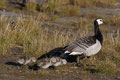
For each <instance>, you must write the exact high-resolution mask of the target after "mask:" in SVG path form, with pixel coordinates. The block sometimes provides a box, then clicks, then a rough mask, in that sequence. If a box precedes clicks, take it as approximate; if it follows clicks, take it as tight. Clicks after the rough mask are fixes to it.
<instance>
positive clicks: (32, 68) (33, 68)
mask: <svg viewBox="0 0 120 80" xmlns="http://www.w3.org/2000/svg"><path fill="white" fill-rule="evenodd" d="M28 69H30V70H33V71H37V70H38V69H39V67H38V66H37V64H34V65H32V66H28Z"/></svg>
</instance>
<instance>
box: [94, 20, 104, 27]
mask: <svg viewBox="0 0 120 80" xmlns="http://www.w3.org/2000/svg"><path fill="white" fill-rule="evenodd" d="M103 23H104V21H103V19H96V20H95V21H94V24H95V25H98V26H99V25H101V24H103Z"/></svg>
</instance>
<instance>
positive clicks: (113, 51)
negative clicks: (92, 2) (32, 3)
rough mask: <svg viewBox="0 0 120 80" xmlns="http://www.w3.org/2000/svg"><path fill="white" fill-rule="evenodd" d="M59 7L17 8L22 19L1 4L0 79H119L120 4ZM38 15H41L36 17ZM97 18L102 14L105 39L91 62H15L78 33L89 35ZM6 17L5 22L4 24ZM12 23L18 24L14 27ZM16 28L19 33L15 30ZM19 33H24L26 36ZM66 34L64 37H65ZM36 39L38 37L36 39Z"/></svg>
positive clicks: (78, 35)
mask: <svg viewBox="0 0 120 80" xmlns="http://www.w3.org/2000/svg"><path fill="white" fill-rule="evenodd" d="M66 10H67V12H69V13H67V12H66ZM61 11H62V10H61ZM61 11H59V10H58V12H56V13H54V14H51V13H50V14H49V13H47V14H44V13H43V12H35V11H28V12H24V11H23V12H22V11H20V12H21V13H23V15H24V16H23V17H25V18H23V19H21V18H19V15H20V14H19V11H16V10H15V11H14V12H12V10H7V9H5V8H0V15H2V17H4V18H5V20H4V19H3V18H2V17H0V22H1V23H0V24H1V26H2V27H0V29H2V30H3V33H4V34H1V33H0V35H2V36H3V37H4V35H7V36H8V37H5V39H4V38H1V37H0V42H1V46H0V48H2V49H3V50H2V49H0V52H1V56H0V69H1V70H0V80H120V54H119V52H120V46H119V44H120V42H119V40H120V38H119V37H120V36H119V26H120V24H119V20H120V19H119V18H120V14H119V13H120V8H119V6H115V7H105V8H103V7H90V8H89V7H86V8H83V7H81V8H76V7H75V8H72V9H71V7H68V8H66V9H65V10H63V11H62V12H61ZM33 14H34V16H35V15H36V14H38V15H37V18H36V17H35V18H34V17H32V16H33ZM41 15H42V17H41ZM10 16H11V17H12V20H11V21H13V24H12V25H11V24H9V23H11V21H9V19H8V18H7V19H6V17H10ZM31 17H32V18H31ZM38 17H41V18H42V19H38ZM96 18H102V19H103V20H105V22H106V24H105V25H103V26H104V27H101V31H102V33H103V35H104V43H103V48H102V50H101V51H100V52H99V53H98V54H97V55H95V56H93V58H92V63H93V64H94V65H92V66H86V67H77V66H76V64H75V62H73V63H68V64H67V65H61V66H58V67H56V68H55V69H38V70H36V69H35V70H34V69H32V66H33V65H34V63H33V64H29V65H26V66H20V65H18V64H17V63H16V61H17V59H18V57H19V56H21V55H30V56H35V57H36V58H38V57H39V56H41V55H42V54H44V53H46V52H49V51H50V50H52V49H54V48H57V47H63V46H65V45H66V44H67V43H69V42H72V41H73V40H75V39H77V38H79V37H81V36H82V37H83V36H87V35H92V33H93V27H91V26H93V21H94V19H96ZM25 19H27V20H26V22H24V20H25ZM31 19H32V20H31ZM7 20H8V24H6V23H7ZM17 21H18V22H17ZM30 21H31V22H30ZM2 23H3V24H2ZM14 23H15V24H14ZM26 23H28V24H26ZM9 25H10V26H12V30H11V29H10V30H11V32H10V30H8V28H6V27H7V26H9ZM16 25H17V26H16ZM14 26H16V27H17V28H16V27H15V28H14ZM28 26H30V27H28ZM33 26H34V28H33ZM36 26H37V27H36ZM4 27H5V32H4ZM39 29H41V30H42V31H40V30H39ZM2 30H0V32H2ZM22 31H23V32H22ZM24 31H25V32H24ZM27 31H28V32H27ZM17 32H18V34H16V33H17ZM19 32H20V33H19ZM19 34H23V35H24V36H25V37H23V35H22V36H20V35H19ZM26 34H27V35H26ZM9 35H10V36H9ZM16 35H17V36H18V38H15V39H14V38H13V37H14V36H16ZM46 35H47V36H46ZM11 36H12V37H11ZM19 36H20V37H19ZM48 36H49V37H48ZM56 36H57V37H56ZM26 37H27V38H26ZM31 37H32V39H31ZM51 37H52V38H51ZM65 37H67V39H64V38H65ZM6 39H8V41H7V40H6ZM42 39H43V40H42ZM15 40H16V43H15ZM24 40H25V41H24ZM57 40H58V41H57ZM36 41H39V43H37V42H36ZM40 42H43V43H40ZM59 42H60V43H59ZM2 43H6V44H7V45H8V46H7V48H6V45H2ZM37 44H39V45H37ZM46 44H47V45H48V44H49V45H50V46H49V45H48V46H47V45H46ZM29 45H30V46H29ZM31 46H32V47H31ZM43 46H44V47H43ZM34 47H35V48H34ZM4 48H5V49H4ZM36 48H37V49H36ZM24 50H25V51H24ZM36 50H37V51H36ZM29 53H30V54H29Z"/></svg>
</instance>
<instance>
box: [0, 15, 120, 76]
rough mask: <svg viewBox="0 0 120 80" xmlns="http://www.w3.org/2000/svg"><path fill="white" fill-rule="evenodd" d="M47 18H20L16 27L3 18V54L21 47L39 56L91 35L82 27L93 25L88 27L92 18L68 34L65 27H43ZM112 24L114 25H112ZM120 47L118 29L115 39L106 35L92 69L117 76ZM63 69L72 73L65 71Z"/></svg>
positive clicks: (0, 36) (0, 34) (0, 39)
mask: <svg viewBox="0 0 120 80" xmlns="http://www.w3.org/2000/svg"><path fill="white" fill-rule="evenodd" d="M53 18H54V17H53ZM86 18H89V17H86ZM45 19H46V17H43V16H42V15H39V16H37V17H32V18H29V19H26V20H24V19H23V18H22V17H19V18H18V19H17V20H16V21H15V22H14V23H15V24H14V27H13V25H12V24H11V22H13V21H12V18H9V19H8V18H6V17H4V16H1V17H0V44H1V45H0V55H4V56H5V55H9V54H13V53H10V52H9V51H8V50H9V49H10V47H11V45H18V46H22V47H23V48H24V52H23V54H25V55H32V56H36V57H38V56H40V55H42V54H44V53H46V52H48V51H50V50H52V49H54V48H57V47H61V46H65V45H67V44H68V43H70V42H73V41H74V40H76V39H77V38H78V37H83V36H86V35H89V34H90V33H89V31H88V29H89V28H86V29H85V32H83V33H81V29H83V28H82V27H81V25H82V26H86V27H87V26H92V22H91V24H90V25H87V22H89V19H88V20H86V21H83V20H82V19H81V22H80V23H79V25H77V26H79V27H77V29H78V30H77V32H76V33H74V29H73V28H67V31H66V30H65V29H63V28H58V27H54V28H50V27H47V25H43V22H45ZM90 19H91V18H90ZM113 20H114V22H113V23H117V21H118V20H116V17H115V19H113ZM53 22H54V20H53ZM83 23H84V24H83ZM109 25H110V26H112V25H113V24H109ZM118 25H119V24H118ZM102 29H104V28H102ZM61 31H62V32H61ZM79 33H80V34H79ZM76 34H77V35H76ZM108 44H109V45H108ZM119 45H120V36H119V30H118V32H117V35H116V36H113V33H111V36H105V35H104V43H103V48H102V50H101V52H100V53H98V54H97V55H95V56H93V58H92V60H91V61H90V63H93V64H95V65H96V67H94V68H93V69H95V70H97V71H98V72H99V73H105V74H116V73H117V71H118V70H119V68H118V67H117V66H118V65H120V63H119V62H120V54H119V51H120V50H119V48H120V46H119ZM64 70H65V71H69V70H66V69H64ZM40 73H41V72H40ZM45 73H46V72H45ZM83 73H84V72H83Z"/></svg>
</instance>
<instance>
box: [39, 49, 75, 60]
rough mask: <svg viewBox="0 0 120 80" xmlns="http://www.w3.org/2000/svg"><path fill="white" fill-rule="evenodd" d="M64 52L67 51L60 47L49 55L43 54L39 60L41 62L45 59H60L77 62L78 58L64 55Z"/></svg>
mask: <svg viewBox="0 0 120 80" xmlns="http://www.w3.org/2000/svg"><path fill="white" fill-rule="evenodd" d="M64 51H65V50H64V47H58V48H55V49H53V50H51V51H49V52H48V53H45V54H43V55H42V56H40V57H39V58H38V59H37V60H40V59H43V58H51V57H60V58H63V59H66V60H67V62H76V58H77V56H72V55H69V54H64Z"/></svg>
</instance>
